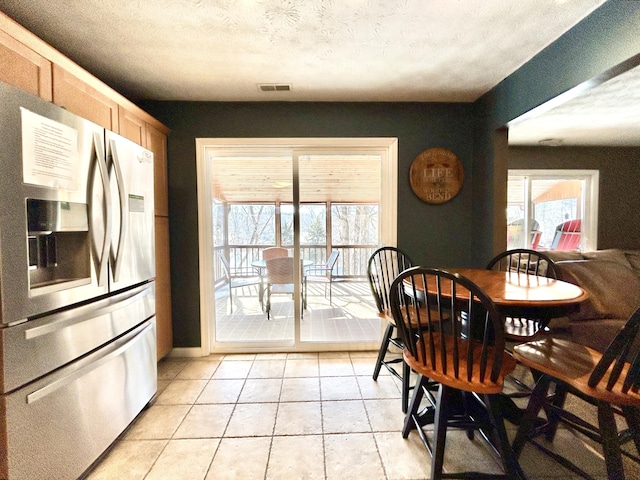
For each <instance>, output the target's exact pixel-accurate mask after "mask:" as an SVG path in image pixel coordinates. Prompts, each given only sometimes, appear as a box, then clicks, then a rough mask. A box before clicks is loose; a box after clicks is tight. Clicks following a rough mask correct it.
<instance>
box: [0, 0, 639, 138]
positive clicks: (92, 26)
mask: <svg viewBox="0 0 640 480" xmlns="http://www.w3.org/2000/svg"><path fill="white" fill-rule="evenodd" d="M604 1H605V0H517V1H516V0H144V1H143V0H56V1H51V0H28V1H25V0H1V2H0V10H2V11H3V12H5V13H6V14H8V15H9V16H10V17H12V18H14V19H15V20H16V21H18V22H19V23H21V24H22V25H24V26H25V27H26V28H28V29H29V30H31V31H32V32H34V33H35V34H36V35H38V36H39V37H40V38H42V39H43V40H45V41H46V42H48V43H49V44H51V45H53V46H54V47H55V48H57V49H58V50H60V51H61V52H62V53H64V54H65V55H67V56H68V57H69V58H71V59H72V60H74V61H75V62H77V63H78V64H80V65H82V66H83V67H84V68H86V69H87V70H88V71H89V72H91V73H93V74H94V75H96V76H97V77H98V78H100V79H102V80H103V81H104V82H106V83H107V84H109V85H111V86H112V87H113V88H115V89H116V90H118V91H120V92H121V93H122V94H124V95H125V96H127V97H129V98H131V99H132V100H134V101H138V100H143V99H154V100H203V101H273V100H277V101H429V102H431V101H434V102H471V101H474V100H476V99H477V98H478V97H480V96H481V95H482V94H484V93H485V92H487V91H488V90H490V89H491V88H493V87H494V86H495V85H497V84H498V83H499V82H500V81H501V80H503V79H504V78H505V77H507V76H508V75H510V74H511V73H513V72H514V71H515V70H517V69H518V68H519V67H520V66H521V65H523V64H524V63H526V62H527V61H529V60H530V59H531V58H532V57H533V56H534V55H536V54H537V53H538V52H540V51H541V50H542V49H543V48H545V47H546V46H547V45H549V44H550V43H552V42H553V41H555V40H556V39H557V38H558V37H559V36H560V35H562V34H563V33H564V32H566V31H567V30H569V29H570V28H571V27H573V26H574V25H575V24H576V23H578V22H579V21H580V20H582V19H583V18H584V17H586V16H587V15H588V14H589V13H591V12H592V11H593V10H594V9H596V8H597V7H598V6H600V5H601V4H603V3H604ZM638 77H639V74H638V72H637V69H636V72H635V73H632V74H629V75H627V76H621V78H620V79H619V80H616V79H613V80H610V81H608V82H607V83H605V84H603V85H602V86H601V87H600V88H598V89H597V91H593V92H592V93H591V94H589V95H586V96H584V97H582V98H576V99H573V100H572V101H571V102H568V103H567V104H565V105H563V106H560V107H558V108H557V109H554V110H552V111H549V112H546V113H544V114H543V115H541V116H539V117H536V118H532V119H529V120H527V121H526V122H520V123H518V124H517V125H516V124H515V123H514V126H513V130H512V129H511V128H510V142H511V143H513V144H520V145H525V144H538V143H539V141H540V140H543V139H554V140H558V139H559V140H560V143H561V144H563V145H581V144H585V145H591V144H599V145H605V144H610V145H638V144H640V134H638V132H639V131H640V125H639V122H640V120H638V119H639V118H640V116H639V114H638V106H637V105H638V103H639V102H638V95H640V93H639V92H640V79H639V78H638ZM623 82H628V83H623ZM259 84H286V85H290V86H291V91H270V92H263V91H261V90H260V88H259V87H258V85H259ZM607 84H609V85H607ZM633 102H635V108H630V107H632V106H633Z"/></svg>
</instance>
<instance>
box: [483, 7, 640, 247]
mask: <svg viewBox="0 0 640 480" xmlns="http://www.w3.org/2000/svg"><path fill="white" fill-rule="evenodd" d="M639 32H640V1H630V0H609V1H608V2H606V3H605V4H604V5H602V6H601V7H600V8H598V9H597V10H595V11H594V12H593V13H592V14H591V15H589V16H588V17H587V18H585V19H584V20H583V21H581V22H580V23H578V24H577V25H576V26H575V27H574V28H572V29H571V30H569V31H568V32H567V33H565V34H564V35H563V36H561V37H560V38H559V39H558V40H556V41H555V42H554V43H552V44H551V45H549V46H548V47H547V48H546V49H544V50H543V51H542V52H540V53H539V54H538V55H536V56H535V57H533V58H532V59H531V60H530V61H529V62H527V63H526V64H524V65H523V66H522V67H521V68H519V69H518V70H517V71H516V72H514V73H513V74H511V75H509V76H508V77H507V78H505V79H504V80H503V81H502V82H500V83H499V84H498V85H497V86H496V87H495V88H493V89H492V90H491V91H490V92H488V93H487V94H486V95H484V96H482V97H481V98H480V99H479V100H478V101H477V102H476V103H475V104H474V106H475V107H476V108H477V116H478V124H477V130H476V131H475V137H474V138H475V142H474V148H475V150H474V159H473V175H474V178H475V182H474V185H473V188H474V192H473V198H474V200H473V205H474V215H473V218H474V220H475V228H474V231H475V238H476V242H477V244H478V249H479V251H482V254H483V255H484V256H486V255H487V254H490V252H491V248H492V244H493V232H494V225H493V221H492V219H493V218H495V217H494V214H495V209H496V208H501V207H496V205H501V201H502V202H504V200H505V199H504V198H501V197H499V192H498V193H497V192H496V191H495V190H494V185H495V181H496V178H494V172H496V171H502V168H501V167H503V164H495V163H494V162H505V164H506V161H507V159H506V158H503V159H499V158H498V159H496V158H494V145H493V141H494V136H495V131H496V129H497V128H500V127H502V126H504V125H505V124H507V123H508V122H510V121H511V120H513V119H515V118H517V117H519V116H521V115H523V114H525V113H527V112H528V111H529V110H531V109H533V108H535V107H538V106H540V105H542V104H544V103H545V102H547V101H548V100H551V99H553V98H555V97H556V96H558V95H560V94H563V93H565V92H567V91H568V90H571V89H572V88H574V87H578V86H581V87H585V86H588V85H585V84H588V83H589V82H590V81H591V80H593V79H594V78H596V77H598V76H599V75H601V74H603V73H604V72H606V71H607V70H609V69H611V68H613V67H615V66H617V65H618V64H620V63H622V62H624V61H625V60H627V59H629V58H630V57H632V56H634V55H637V54H639V53H640V33H639ZM504 166H505V168H506V165H504ZM497 181H500V182H502V181H506V178H498V179H497ZM496 200H497V201H496ZM496 227H497V228H502V225H497V226H496Z"/></svg>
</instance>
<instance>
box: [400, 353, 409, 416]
mask: <svg viewBox="0 0 640 480" xmlns="http://www.w3.org/2000/svg"><path fill="white" fill-rule="evenodd" d="M410 381H411V367H409V364H407V362H405V361H403V362H402V413H407V409H408V408H409V390H411V386H410V385H409V382H410Z"/></svg>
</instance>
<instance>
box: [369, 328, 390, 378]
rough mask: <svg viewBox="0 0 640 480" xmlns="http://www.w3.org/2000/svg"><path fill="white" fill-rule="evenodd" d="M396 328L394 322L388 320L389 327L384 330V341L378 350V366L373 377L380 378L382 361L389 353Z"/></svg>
mask: <svg viewBox="0 0 640 480" xmlns="http://www.w3.org/2000/svg"><path fill="white" fill-rule="evenodd" d="M394 330H395V326H394V325H393V324H392V323H389V322H387V328H386V330H385V331H384V337H382V342H381V343H380V350H379V351H378V359H377V360H376V366H375V368H374V369H373V379H374V380H378V375H379V374H380V368H381V367H382V362H384V357H385V355H386V354H387V349H388V348H389V342H390V340H391V336H392V335H393V332H394Z"/></svg>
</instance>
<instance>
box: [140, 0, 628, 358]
mask: <svg viewBox="0 0 640 480" xmlns="http://www.w3.org/2000/svg"><path fill="white" fill-rule="evenodd" d="M638 31H640V2H637V1H629V0H609V1H608V2H607V3H605V4H604V5H603V6H602V7H601V8H599V9H598V10H596V11H595V12H594V13H593V14H592V15H590V16H589V17H588V18H587V19H585V20H584V21H583V22H581V23H580V24H578V25H577V26H576V27H575V28H574V29H572V30H571V31H569V32H568V33H567V34H565V35H564V36H563V37H561V38H560V39H559V40H558V41H557V42H555V43H554V44H552V45H550V46H549V47H548V48H547V49H545V50H544V51H543V52H541V53H540V54H539V55H537V56H536V57H534V58H533V59H532V60H531V61H530V62H528V63H527V64H525V65H524V66H523V67H522V68H520V69H519V70H518V71H516V72H515V73H514V74H512V75H511V76H509V77H507V78H506V79H505V80H504V81H503V82H501V83H500V84H499V85H497V86H496V87H495V88H494V89H493V90H492V91H491V92H489V93H488V94H487V95H485V96H483V97H482V98H481V99H479V100H478V101H477V102H476V103H475V104H473V105H466V104H419V103H407V104H397V103H390V104H386V103H377V104H368V103H351V104H346V103H269V102H265V103H184V102H146V103H144V104H143V105H142V107H143V108H145V109H146V110H147V111H149V112H150V113H151V114H152V115H154V116H156V117H157V118H158V119H160V120H161V121H162V122H163V123H165V124H166V125H167V126H168V127H169V128H170V129H171V134H170V136H169V143H168V159H169V167H168V170H169V202H170V222H171V238H170V239H171V269H172V272H171V277H172V289H173V292H172V301H173V320H174V345H175V346H176V347H194V346H198V345H200V318H199V315H200V313H199V283H198V231H197V192H196V168H195V139H196V138H200V137H367V136H375V137H378V136H382V137H397V138H398V139H399V143H398V145H399V147H398V148H399V169H398V170H399V183H398V206H399V212H398V244H399V246H401V247H402V248H404V249H406V250H407V251H408V252H410V253H411V255H412V256H413V257H415V259H416V261H418V262H420V263H426V264H433V265H440V266H461V265H469V266H481V265H483V264H484V262H486V260H487V259H488V258H490V257H491V256H492V254H493V236H494V233H493V232H494V220H493V219H494V212H495V210H496V208H503V207H501V206H498V207H496V205H497V204H496V202H495V193H494V185H495V182H496V179H495V178H494V172H495V171H496V165H494V153H493V152H494V145H493V142H494V135H495V129H496V128H498V127H500V126H502V125H504V124H505V123H506V122H508V121H510V120H512V119H514V118H516V117H518V116H520V115H522V114H523V113H525V112H527V111H528V110H530V109H531V108H534V107H536V106H538V105H540V104H542V103H544V102H545V101H547V100H548V99H551V98H553V97H555V96H556V95H559V94H560V93H563V92H564V91H566V90H568V89H570V88H572V87H574V86H576V85H579V84H581V83H582V82H585V81H587V80H590V79H592V78H594V77H595V76H597V75H599V74H601V73H602V72H604V71H606V70H608V69H609V68H612V67H613V66H615V65H616V64H618V63H620V62H622V61H624V60H625V59H627V58H629V57H631V56H632V55H634V54H637V53H638V52H640V35H639V34H638ZM430 147H445V148H450V149H451V150H453V151H454V152H456V153H457V154H458V156H459V157H460V159H461V161H462V163H463V166H464V169H465V183H464V186H463V189H462V191H461V193H460V194H459V195H458V196H457V197H456V198H455V199H454V200H452V201H451V202H450V203H447V204H444V205H440V206H431V205H427V204H424V203H422V202H421V201H420V200H418V199H417V198H416V197H415V196H414V195H413V193H412V192H411V190H410V188H409V183H408V177H407V176H408V169H409V165H410V163H411V161H412V160H413V159H414V158H415V157H416V156H417V154H418V153H420V152H421V151H423V150H424V149H426V148H430ZM505 161H506V160H505ZM498 181H500V182H502V181H503V179H502V178H500V179H498ZM500 228H501V226H500Z"/></svg>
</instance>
